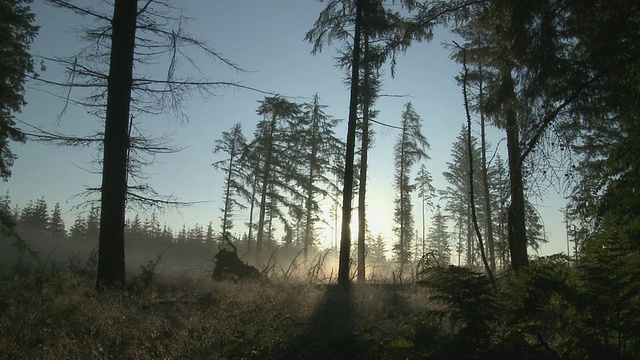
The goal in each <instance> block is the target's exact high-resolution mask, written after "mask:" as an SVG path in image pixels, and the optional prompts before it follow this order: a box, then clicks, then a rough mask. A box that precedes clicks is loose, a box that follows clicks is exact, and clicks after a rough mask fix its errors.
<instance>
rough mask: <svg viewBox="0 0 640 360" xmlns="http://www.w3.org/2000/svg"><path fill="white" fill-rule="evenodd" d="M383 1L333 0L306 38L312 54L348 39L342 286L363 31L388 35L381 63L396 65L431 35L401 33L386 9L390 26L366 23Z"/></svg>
mask: <svg viewBox="0 0 640 360" xmlns="http://www.w3.org/2000/svg"><path fill="white" fill-rule="evenodd" d="M381 4H382V2H381V1H380V0H332V1H330V2H329V3H328V4H327V6H326V8H325V9H324V10H323V11H322V12H321V13H320V16H319V17H318V19H317V20H316V22H315V23H314V27H313V28H312V29H311V30H309V31H308V32H307V34H306V36H305V39H306V40H308V41H309V42H311V43H313V45H314V46H313V51H312V53H313V54H316V53H318V52H320V51H322V47H323V45H324V44H325V43H327V44H331V42H332V41H334V40H338V41H342V42H345V46H344V48H345V50H344V51H343V53H344V54H345V55H346V56H344V57H342V58H341V59H340V62H341V64H347V65H346V66H347V68H348V69H349V77H348V79H349V87H350V93H349V118H348V123H347V141H346V154H345V163H344V169H345V171H344V183H343V192H342V225H341V235H340V260H339V270H338V283H340V284H341V285H347V284H348V283H349V263H350V254H351V210H352V209H351V207H352V203H351V202H352V199H353V184H354V159H355V145H356V128H357V123H358V105H359V101H358V100H359V97H360V95H361V94H362V92H361V85H360V81H361V77H360V71H361V69H367V67H363V65H364V60H363V59H362V55H363V53H364V49H363V47H364V43H365V41H363V39H362V38H363V34H365V35H366V36H364V37H365V38H367V39H368V38H369V35H372V36H373V37H374V38H378V37H380V38H382V36H375V35H374V34H375V32H378V34H385V36H384V37H385V39H384V41H385V43H386V46H385V52H384V54H383V56H382V57H381V58H380V59H378V60H379V61H380V63H384V62H385V61H386V59H387V56H389V55H391V56H392V58H393V60H392V64H395V55H396V52H397V51H404V50H405V49H406V48H407V47H408V44H409V43H410V41H411V40H413V39H416V38H420V37H422V38H428V37H429V34H425V31H424V29H423V28H420V29H417V30H416V31H414V32H412V34H410V35H407V36H400V35H399V33H400V32H401V31H395V30H398V29H403V28H404V25H403V22H402V19H401V17H400V16H399V15H398V14H397V13H392V12H390V11H386V10H385V11H384V12H385V14H386V15H387V16H390V18H392V20H393V21H392V22H388V23H387V25H388V26H385V27H384V28H378V27H375V26H373V23H374V22H373V21H369V22H367V20H372V19H380V17H378V15H380V12H381V11H383V10H384V7H383V6H381ZM401 4H402V5H403V6H405V7H406V8H407V9H409V10H411V8H412V7H413V5H415V3H414V2H413V1H401ZM351 27H352V28H351ZM352 34H353V35H352ZM349 40H351V43H349ZM370 59H371V57H370V56H367V60H370ZM366 71H368V70H366ZM365 81H366V79H365ZM367 116H368V115H367ZM367 135H368V134H367ZM365 159H366V158H365ZM365 175H366V174H365ZM363 199H364V198H363ZM363 209H364V207H363ZM362 228H363V231H364V229H365V228H366V226H363V227H362ZM362 245H363V246H362V247H361V248H362V250H361V252H364V244H362ZM361 255H362V254H361ZM363 264H364V263H363ZM362 266H363V265H362ZM362 274H363V275H364V271H362Z"/></svg>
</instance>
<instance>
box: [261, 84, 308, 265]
mask: <svg viewBox="0 0 640 360" xmlns="http://www.w3.org/2000/svg"><path fill="white" fill-rule="evenodd" d="M257 113H258V115H261V116H263V120H262V121H260V122H259V123H258V126H257V129H256V137H255V140H254V141H253V142H252V144H251V151H252V153H253V158H254V159H257V160H258V163H259V166H258V167H257V168H256V169H255V170H256V171H257V174H258V177H259V178H258V181H259V188H260V191H259V193H260V201H259V208H260V214H259V219H258V231H257V238H256V254H257V255H258V256H261V255H262V248H263V245H264V243H265V242H270V241H271V240H272V238H271V236H270V234H271V233H272V231H271V229H272V221H273V218H274V217H278V218H280V219H281V220H282V221H283V222H286V215H285V214H286V213H285V212H283V211H282V209H280V208H279V205H282V206H284V207H289V208H290V207H295V206H298V205H299V203H297V202H295V199H293V201H289V200H288V199H287V197H286V195H285V194H283V193H282V192H283V191H288V192H289V193H290V195H297V196H298V197H300V198H302V197H303V195H301V194H300V193H299V192H296V188H295V187H294V186H290V184H291V183H294V182H298V181H303V180H302V179H303V178H304V177H303V175H302V174H301V173H300V161H301V159H300V156H299V155H300V153H299V152H297V151H296V150H297V149H300V143H299V141H301V139H299V138H297V137H296V136H295V135H296V134H297V133H296V131H295V128H296V125H297V123H298V117H299V116H300V115H301V109H300V106H299V105H298V104H295V103H292V102H290V101H288V100H286V99H284V98H282V97H279V96H274V97H266V98H265V99H264V100H263V101H261V102H260V106H259V107H258V110H257ZM267 215H269V218H267ZM267 220H268V221H267ZM267 222H268V228H267V232H266V234H267V235H269V237H268V238H267V237H265V226H266V225H267Z"/></svg>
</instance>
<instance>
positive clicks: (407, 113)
mask: <svg viewBox="0 0 640 360" xmlns="http://www.w3.org/2000/svg"><path fill="white" fill-rule="evenodd" d="M401 122H402V133H401V134H400V136H399V137H398V141H397V143H396V144H395V146H394V156H395V175H394V187H395V189H396V191H397V196H396V199H395V211H394V221H395V223H396V225H395V227H394V233H395V234H396V236H397V237H398V242H397V243H396V245H395V247H394V250H395V251H396V254H397V258H398V261H399V262H400V268H401V269H402V268H404V266H405V264H406V262H407V261H408V260H409V258H410V256H411V242H412V241H413V239H414V237H415V235H414V231H415V230H414V228H413V225H414V220H413V211H412V210H413V206H412V204H411V194H412V192H413V190H414V189H415V185H413V184H411V183H410V174H411V167H412V166H413V165H414V164H415V163H416V162H418V161H419V160H421V159H425V158H428V156H427V153H426V152H425V149H427V148H429V143H428V142H427V139H426V138H425V137H424V135H422V130H421V127H422V119H421V118H420V116H418V114H417V113H416V112H415V110H414V109H413V106H412V105H411V102H408V103H407V104H406V105H405V109H404V111H403V112H402V121H401Z"/></svg>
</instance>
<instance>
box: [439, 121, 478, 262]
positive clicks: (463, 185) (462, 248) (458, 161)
mask: <svg viewBox="0 0 640 360" xmlns="http://www.w3.org/2000/svg"><path fill="white" fill-rule="evenodd" d="M467 139H468V136H467V130H466V126H462V128H461V130H460V134H459V135H458V137H457V138H456V142H455V143H454V144H453V146H452V149H451V157H452V159H451V161H450V162H447V168H448V171H445V172H444V173H443V174H442V175H443V176H444V178H445V180H447V182H448V183H449V186H447V187H446V188H445V189H444V190H443V191H441V192H440V193H441V195H442V197H443V198H444V199H445V200H446V201H447V202H446V205H445V209H444V210H445V211H446V212H447V213H448V214H449V217H450V218H451V219H453V221H454V222H455V224H456V225H455V229H456V231H455V232H456V234H457V237H458V241H457V244H458V245H457V248H456V251H457V252H458V258H460V257H461V254H462V253H464V254H465V262H466V265H468V266H471V265H474V264H475V261H476V249H477V247H476V246H475V242H474V241H473V228H472V225H471V221H472V220H471V208H470V205H469V204H470V199H469V153H468V151H467V147H468V146H467V141H468V140H467ZM471 144H472V147H473V151H472V153H473V156H474V164H476V165H478V164H480V151H479V149H478V146H477V140H476V138H475V137H472V139H471ZM474 172H475V174H476V175H478V176H474V186H475V187H476V188H479V187H480V186H481V185H482V183H481V181H480V179H481V178H480V176H479V175H480V169H479V167H478V166H475V169H474ZM483 215H484V213H483V212H482V211H479V217H480V218H483Z"/></svg>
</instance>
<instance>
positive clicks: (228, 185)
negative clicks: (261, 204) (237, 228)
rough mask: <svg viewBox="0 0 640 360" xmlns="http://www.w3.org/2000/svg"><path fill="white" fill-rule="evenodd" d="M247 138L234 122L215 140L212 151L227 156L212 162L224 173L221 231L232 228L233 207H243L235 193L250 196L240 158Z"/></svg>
mask: <svg viewBox="0 0 640 360" xmlns="http://www.w3.org/2000/svg"><path fill="white" fill-rule="evenodd" d="M246 146H247V140H246V138H245V137H244V135H243V134H242V124H240V123H236V124H235V125H233V127H232V128H231V130H229V131H224V132H222V138H221V139H218V140H216V142H215V147H214V148H213V153H214V154H217V153H220V152H224V153H225V154H227V155H228V157H227V158H226V159H224V160H219V161H216V162H214V163H213V167H214V168H216V169H222V171H223V172H224V174H225V180H224V184H223V186H224V195H223V204H224V207H223V208H222V209H220V210H221V211H222V218H221V220H222V222H221V224H220V226H221V232H222V234H223V235H224V234H226V233H227V231H230V230H231V229H232V228H233V221H232V218H233V213H234V208H236V207H237V208H240V209H244V208H245V207H246V206H245V205H244V204H242V203H240V202H239V201H238V200H237V199H236V197H235V195H240V196H242V197H244V198H247V199H249V198H251V195H250V194H249V191H247V190H246V188H245V184H246V178H247V175H246V164H243V163H242V161H241V158H242V156H243V154H244V153H245V152H246V151H247V150H246Z"/></svg>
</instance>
